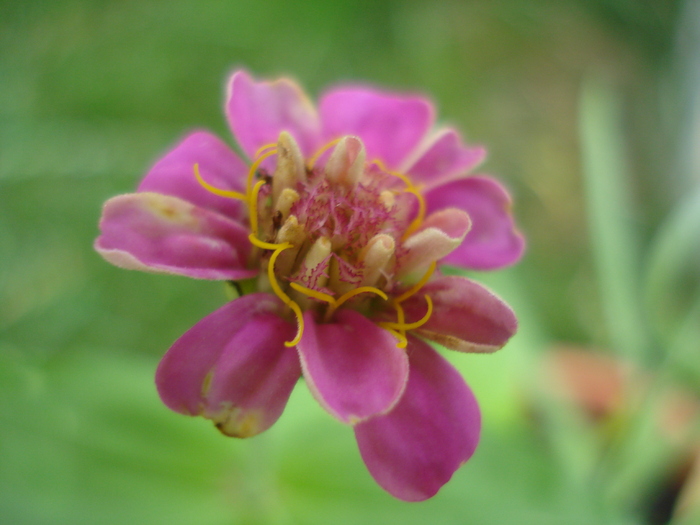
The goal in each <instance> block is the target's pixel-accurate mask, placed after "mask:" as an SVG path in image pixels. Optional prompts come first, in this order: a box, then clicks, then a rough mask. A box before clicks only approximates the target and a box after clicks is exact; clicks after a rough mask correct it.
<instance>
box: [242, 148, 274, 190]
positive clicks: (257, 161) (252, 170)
mask: <svg viewBox="0 0 700 525" xmlns="http://www.w3.org/2000/svg"><path fill="white" fill-rule="evenodd" d="M276 153H277V148H275V149H271V150H270V151H266V152H265V153H263V154H262V155H260V156H259V157H258V158H257V159H255V162H253V164H251V165H250V169H249V170H248V180H247V181H246V185H245V187H246V192H247V194H248V195H250V187H251V185H252V184H253V177H254V176H255V172H256V171H258V168H259V167H260V164H262V161H264V160H265V159H266V158H267V157H270V156H271V155H274V154H276Z"/></svg>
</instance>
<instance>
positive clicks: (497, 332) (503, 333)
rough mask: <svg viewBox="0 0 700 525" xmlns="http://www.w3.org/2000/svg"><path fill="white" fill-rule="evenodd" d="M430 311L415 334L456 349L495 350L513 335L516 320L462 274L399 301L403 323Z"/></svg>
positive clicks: (431, 283)
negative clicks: (430, 308) (429, 306)
mask: <svg viewBox="0 0 700 525" xmlns="http://www.w3.org/2000/svg"><path fill="white" fill-rule="evenodd" d="M426 294H427V295H429V296H430V298H431V299H432V301H433V313H432V315H431V316H430V319H429V320H428V322H427V323H425V324H424V325H423V326H421V327H420V328H419V329H418V330H417V333H418V334H420V335H421V336H423V337H426V338H427V339H430V340H432V341H435V342H436V343H440V344H441V345H443V346H445V347H447V348H450V349H452V350H457V351H459V352H478V353H490V352H495V351H496V350H498V349H499V348H501V347H502V346H503V345H505V344H506V343H507V342H508V340H509V339H510V338H511V337H512V336H513V335H514V334H515V332H516V330H517V329H518V320H517V319H516V318H515V314H514V313H513V310H511V309H510V307H509V306H508V305H507V304H506V303H504V302H503V301H502V300H501V299H500V298H498V297H497V296H496V295H494V294H493V292H491V291H490V290H488V289H487V288H485V287H483V286H481V285H480V284H477V283H475V282H474V281H471V280H469V279H467V278H465V277H454V276H452V277H444V276H443V277H439V278H438V279H435V280H434V281H431V282H429V283H428V284H426V285H425V286H423V288H421V290H420V292H419V293H417V294H416V295H414V296H413V297H411V298H410V299H408V300H406V301H405V302H403V303H402V306H403V308H404V311H405V313H406V320H407V322H415V321H417V320H419V319H422V318H423V316H424V315H425V314H426V313H427V305H426V301H425V297H424V295H426Z"/></svg>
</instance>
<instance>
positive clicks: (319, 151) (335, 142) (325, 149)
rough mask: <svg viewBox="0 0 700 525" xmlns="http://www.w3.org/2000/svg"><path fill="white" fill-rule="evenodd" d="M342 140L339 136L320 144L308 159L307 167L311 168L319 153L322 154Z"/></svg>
mask: <svg viewBox="0 0 700 525" xmlns="http://www.w3.org/2000/svg"><path fill="white" fill-rule="evenodd" d="M341 140H342V137H341V138H337V139H334V140H331V141H330V142H329V143H327V144H326V145H324V146H321V147H320V148H319V149H318V150H316V153H314V154H313V155H312V156H311V158H310V159H309V164H308V166H309V169H313V167H314V165H315V164H316V161H317V160H318V159H319V157H320V156H321V155H323V154H324V153H325V152H326V151H328V150H329V149H330V148H332V147H333V146H335V145H336V144H338V142H340V141H341Z"/></svg>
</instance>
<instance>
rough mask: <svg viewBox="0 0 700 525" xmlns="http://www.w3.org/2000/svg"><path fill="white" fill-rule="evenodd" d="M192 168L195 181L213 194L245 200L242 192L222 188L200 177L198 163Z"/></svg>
mask: <svg viewBox="0 0 700 525" xmlns="http://www.w3.org/2000/svg"><path fill="white" fill-rule="evenodd" d="M192 168H193V169H194V176H195V177H196V178H197V182H199V184H200V186H202V187H203V188H204V189H205V190H207V191H208V192H210V193H213V194H214V195H218V196H220V197H226V198H228V199H238V200H241V201H245V200H247V199H246V196H245V195H243V194H242V193H239V192H237V191H232V190H222V189H220V188H217V187H215V186H212V185H211V184H209V183H208V182H207V181H205V180H204V179H203V178H202V175H200V173H199V164H195V165H194V166H193V167H192Z"/></svg>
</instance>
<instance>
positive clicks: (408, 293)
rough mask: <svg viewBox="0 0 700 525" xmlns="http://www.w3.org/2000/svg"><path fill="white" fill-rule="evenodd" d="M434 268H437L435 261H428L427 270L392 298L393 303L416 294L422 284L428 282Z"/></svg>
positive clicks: (400, 301)
mask: <svg viewBox="0 0 700 525" xmlns="http://www.w3.org/2000/svg"><path fill="white" fill-rule="evenodd" d="M435 268H437V262H436V261H433V262H431V263H430V267H429V268H428V271H427V272H425V275H424V276H423V277H421V280H420V281H418V282H417V283H416V284H414V285H413V286H412V287H411V288H410V289H409V290H407V291H405V292H404V293H402V294H401V295H399V296H398V297H396V298H395V299H394V303H396V304H398V303H402V302H404V301H405V300H406V299H408V298H409V297H411V296H413V295H415V294H417V293H418V292H419V291H420V289H421V288H423V286H425V283H427V282H428V280H429V279H430V277H432V275H433V273H434V272H435Z"/></svg>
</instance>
